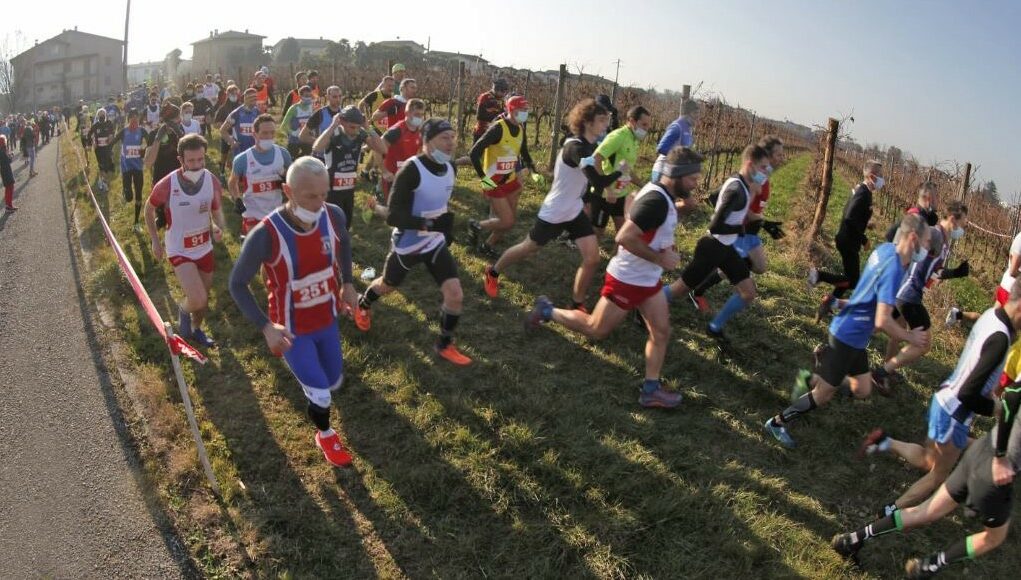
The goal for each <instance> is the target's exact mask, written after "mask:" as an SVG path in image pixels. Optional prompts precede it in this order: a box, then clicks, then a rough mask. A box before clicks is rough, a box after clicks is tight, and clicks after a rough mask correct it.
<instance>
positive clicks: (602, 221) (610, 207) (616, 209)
mask: <svg viewBox="0 0 1021 580" xmlns="http://www.w3.org/2000/svg"><path fill="white" fill-rule="evenodd" d="M626 199H627V196H621V197H618V198H617V201H615V202H613V203H608V202H607V201H606V198H604V197H603V196H602V195H597V196H593V197H592V201H591V202H590V203H591V204H592V225H593V226H595V227H597V228H599V229H603V228H605V227H606V225H607V224H609V223H610V218H611V217H622V216H623V215H624V201H625V200H626Z"/></svg>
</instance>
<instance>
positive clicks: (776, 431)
mask: <svg viewBox="0 0 1021 580" xmlns="http://www.w3.org/2000/svg"><path fill="white" fill-rule="evenodd" d="M764 427H765V429H766V432H768V433H769V434H770V435H772V436H773V438H774V439H776V440H777V441H779V442H780V445H783V446H784V447H786V448H787V449H794V448H795V447H797V446H798V444H797V443H795V442H794V439H793V438H792V437H791V434H790V433H788V432H787V429H785V428H783V427H781V426H780V425H777V424H776V423H775V422H774V421H773V418H772V417H770V418H769V421H766V424H765V425H764Z"/></svg>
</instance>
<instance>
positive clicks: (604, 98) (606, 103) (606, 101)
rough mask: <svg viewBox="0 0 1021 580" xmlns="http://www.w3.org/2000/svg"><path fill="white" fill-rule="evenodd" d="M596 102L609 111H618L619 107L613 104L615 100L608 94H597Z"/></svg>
mask: <svg viewBox="0 0 1021 580" xmlns="http://www.w3.org/2000/svg"><path fill="white" fill-rule="evenodd" d="M596 104H598V105H600V106H601V107H603V108H604V109H606V110H607V111H611V112H613V111H616V110H617V107H614V106H613V101H611V100H610V97H609V96H608V95H596Z"/></svg>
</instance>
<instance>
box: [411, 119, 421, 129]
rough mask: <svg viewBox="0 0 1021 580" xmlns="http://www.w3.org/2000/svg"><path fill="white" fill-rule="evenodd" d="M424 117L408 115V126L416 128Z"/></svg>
mask: <svg viewBox="0 0 1021 580" xmlns="http://www.w3.org/2000/svg"><path fill="white" fill-rule="evenodd" d="M423 122H424V119H422V117H408V126H409V127H411V128H412V129H418V128H419V127H421V126H422V123H423Z"/></svg>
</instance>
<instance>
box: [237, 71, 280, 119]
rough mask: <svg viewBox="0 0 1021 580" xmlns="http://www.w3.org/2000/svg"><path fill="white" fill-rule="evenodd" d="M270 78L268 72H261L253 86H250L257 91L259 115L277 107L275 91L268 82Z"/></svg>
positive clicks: (246, 91)
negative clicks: (274, 97) (274, 96)
mask: <svg viewBox="0 0 1021 580" xmlns="http://www.w3.org/2000/svg"><path fill="white" fill-rule="evenodd" d="M263 68H265V67H263ZM268 77H269V74H268V73H267V72H265V71H263V70H259V71H257V72H256V73H255V78H254V79H253V80H252V84H251V85H249V88H251V89H255V107H256V108H257V109H258V110H259V114H262V113H265V112H266V111H268V110H269V108H270V107H272V106H275V105H276V101H275V100H274V99H273V91H272V89H271V88H270V85H269V83H268V82H266V80H267V78H268ZM245 96H246V97H247V96H248V90H245Z"/></svg>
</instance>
